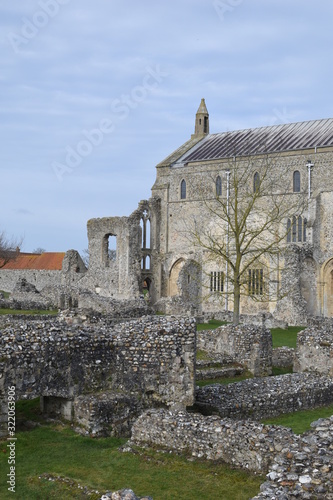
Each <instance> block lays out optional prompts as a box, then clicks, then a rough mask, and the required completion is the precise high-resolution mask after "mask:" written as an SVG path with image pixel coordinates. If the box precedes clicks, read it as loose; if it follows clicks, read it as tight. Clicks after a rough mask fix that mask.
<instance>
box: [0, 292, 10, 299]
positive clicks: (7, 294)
mask: <svg viewBox="0 0 333 500" xmlns="http://www.w3.org/2000/svg"><path fill="white" fill-rule="evenodd" d="M0 292H1V293H3V296H4V298H5V299H9V297H10V293H9V292H5V291H4V290H0Z"/></svg>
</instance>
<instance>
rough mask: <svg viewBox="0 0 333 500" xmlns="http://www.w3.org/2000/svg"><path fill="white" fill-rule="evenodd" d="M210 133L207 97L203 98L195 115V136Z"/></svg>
mask: <svg viewBox="0 0 333 500" xmlns="http://www.w3.org/2000/svg"><path fill="white" fill-rule="evenodd" d="M207 134H209V113H208V111H207V108H206V103H205V99H201V102H200V106H199V108H198V111H197V114H196V115H195V129H194V134H193V135H194V137H198V136H204V135H207Z"/></svg>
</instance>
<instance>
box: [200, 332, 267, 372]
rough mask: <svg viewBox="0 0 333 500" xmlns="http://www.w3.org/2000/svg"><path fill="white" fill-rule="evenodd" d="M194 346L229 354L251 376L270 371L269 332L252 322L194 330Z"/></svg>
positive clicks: (211, 351) (214, 352) (209, 351)
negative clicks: (249, 323)
mask: <svg viewBox="0 0 333 500" xmlns="http://www.w3.org/2000/svg"><path fill="white" fill-rule="evenodd" d="M197 345H198V348H199V349H203V350H205V351H207V352H208V353H213V354H222V355H223V354H229V355H230V356H232V357H233V359H234V360H235V361H236V362H238V363H241V364H242V365H244V366H245V367H246V368H247V369H248V370H249V371H251V372H252V373H253V374H254V375H255V376H259V377H262V376H265V375H270V374H271V373H272V350H273V344H272V335H271V332H270V331H269V330H267V329H264V328H262V327H258V326H254V325H238V326H234V325H225V326H220V327H219V328H216V329H215V330H203V331H201V332H198V336H197Z"/></svg>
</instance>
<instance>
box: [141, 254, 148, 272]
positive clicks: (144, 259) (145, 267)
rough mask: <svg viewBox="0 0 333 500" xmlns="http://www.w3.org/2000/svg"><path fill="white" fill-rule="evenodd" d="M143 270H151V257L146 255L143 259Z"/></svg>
mask: <svg viewBox="0 0 333 500" xmlns="http://www.w3.org/2000/svg"><path fill="white" fill-rule="evenodd" d="M141 269H142V270H147V271H149V270H150V255H145V256H144V257H142V259H141Z"/></svg>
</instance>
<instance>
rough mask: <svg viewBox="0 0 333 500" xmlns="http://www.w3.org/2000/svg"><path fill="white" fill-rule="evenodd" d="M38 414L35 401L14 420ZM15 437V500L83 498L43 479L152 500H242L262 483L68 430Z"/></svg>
mask: <svg viewBox="0 0 333 500" xmlns="http://www.w3.org/2000/svg"><path fill="white" fill-rule="evenodd" d="M22 404H23V410H22ZM34 405H35V406H34ZM37 408H38V400H34V402H33V403H31V402H29V403H27V402H19V403H18V404H17V414H18V416H20V414H21V413H22V411H23V412H24V413H25V414H26V415H28V417H29V418H35V417H34V415H35V414H36V413H38V410H37ZM16 437H17V441H16V495H17V497H18V498H24V499H29V500H34V499H39V500H45V499H52V498H55V499H60V498H61V499H62V500H66V499H69V498H77V499H84V498H88V497H87V496H85V495H84V494H83V492H82V490H78V489H77V488H69V486H68V484H66V483H64V482H62V483H59V482H58V481H56V482H54V481H49V480H48V479H45V478H42V479H40V476H41V475H42V474H51V475H56V476H59V475H60V476H62V477H66V478H70V479H72V480H74V481H75V482H78V483H79V484H80V485H81V486H83V487H85V486H86V487H88V488H89V489H93V490H96V489H97V490H98V491H99V492H100V493H103V492H105V491H107V490H111V491H114V490H118V489H122V488H126V487H127V488H131V489H133V490H134V492H135V493H136V494H137V495H139V496H144V495H151V496H152V497H153V498H154V500H175V499H177V500H182V499H183V500H202V499H203V498H207V499H208V498H209V499H211V500H215V499H216V500H218V499H222V498H223V499H224V500H243V499H244V500H245V499H248V498H251V497H252V496H255V495H256V494H257V493H258V491H259V487H260V484H261V483H262V482H263V481H264V478H263V477H259V476H254V475H251V474H249V473H247V472H246V471H241V470H237V469H232V468H230V467H228V466H226V465H224V464H220V463H214V462H210V461H204V460H201V461H200V460H194V461H192V460H188V459H187V458H186V457H180V456H176V455H172V454H169V453H165V454H164V453H157V452H154V451H152V450H150V451H147V450H145V451H140V452H139V453H137V454H132V453H122V452H120V451H119V450H118V448H119V446H120V445H122V444H123V443H125V442H126V439H116V438H104V439H93V438H88V437H83V436H80V435H78V434H75V433H74V432H73V431H72V430H71V429H70V428H69V427H68V426H61V425H58V426H56V425H52V426H51V425H44V424H42V425H41V426H39V427H36V428H35V429H33V430H30V431H26V432H23V431H20V432H17V434H16ZM6 445H7V442H6V441H1V442H0V469H1V472H2V474H0V498H1V499H9V498H13V493H11V492H9V491H7V485H6V470H8V467H9V466H8V463H7V460H8V452H7V453H5V452H4V450H6ZM14 496H15V495H14ZM89 498H90V499H91V500H95V499H97V498H99V496H98V495H97V494H96V495H92V496H89Z"/></svg>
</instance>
